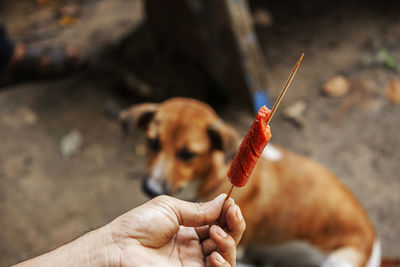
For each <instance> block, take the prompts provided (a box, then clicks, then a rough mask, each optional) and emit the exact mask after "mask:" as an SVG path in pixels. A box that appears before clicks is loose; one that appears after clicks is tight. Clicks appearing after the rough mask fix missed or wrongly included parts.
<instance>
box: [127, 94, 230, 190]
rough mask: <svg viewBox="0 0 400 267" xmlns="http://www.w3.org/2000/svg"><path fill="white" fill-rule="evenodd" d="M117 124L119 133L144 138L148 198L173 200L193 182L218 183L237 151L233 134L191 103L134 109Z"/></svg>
mask: <svg viewBox="0 0 400 267" xmlns="http://www.w3.org/2000/svg"><path fill="white" fill-rule="evenodd" d="M120 120H121V122H122V126H123V129H124V131H132V130H133V129H135V128H138V129H141V130H143V131H144V132H145V133H146V143H147V144H146V145H147V159H148V169H147V175H146V177H145V178H144V180H143V188H144V190H145V192H146V193H148V194H149V195H151V196H156V195H160V194H169V195H174V194H176V193H177V192H178V191H180V190H181V189H183V188H185V187H186V186H187V185H188V184H189V183H190V182H191V181H193V180H195V179H202V180H203V181H200V183H205V182H206V180H207V179H217V177H216V176H217V175H218V169H220V168H221V167H223V166H224V165H225V164H226V163H227V162H228V161H229V160H230V159H232V157H233V155H234V153H235V151H236V147H237V140H238V139H237V134H236V132H235V131H234V130H233V129H232V128H231V127H229V126H228V125H227V124H225V123H223V122H222V121H221V119H220V118H219V117H218V116H217V114H216V113H215V112H214V111H213V110H212V108H211V107H209V106H208V105H206V104H204V103H202V102H199V101H196V100H193V99H185V98H173V99H170V100H168V101H165V102H163V103H161V104H151V103H145V104H139V105H135V106H133V107H131V108H129V109H127V110H124V111H122V112H121V113H120ZM208 182H209V181H208Z"/></svg>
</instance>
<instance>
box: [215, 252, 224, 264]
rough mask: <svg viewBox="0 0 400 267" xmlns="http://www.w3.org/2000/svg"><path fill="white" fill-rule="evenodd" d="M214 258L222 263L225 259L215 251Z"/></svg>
mask: <svg viewBox="0 0 400 267" xmlns="http://www.w3.org/2000/svg"><path fill="white" fill-rule="evenodd" d="M215 260H216V261H217V262H218V263H224V262H225V259H224V258H223V257H222V256H221V255H220V254H219V253H216V254H215Z"/></svg>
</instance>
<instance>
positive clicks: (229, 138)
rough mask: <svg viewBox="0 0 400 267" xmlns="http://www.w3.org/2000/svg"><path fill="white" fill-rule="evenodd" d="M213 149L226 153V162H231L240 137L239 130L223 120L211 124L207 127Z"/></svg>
mask: <svg viewBox="0 0 400 267" xmlns="http://www.w3.org/2000/svg"><path fill="white" fill-rule="evenodd" d="M207 134H208V137H209V138H210V143H211V149H213V150H214V149H215V150H220V151H223V152H224V153H225V162H230V161H231V160H232V159H233V157H234V156H235V154H236V150H237V148H238V142H239V137H238V134H237V132H236V131H235V130H234V129H233V128H232V127H230V126H229V125H227V124H226V123H223V122H222V121H217V122H216V123H214V124H212V125H210V126H209V127H208V128H207Z"/></svg>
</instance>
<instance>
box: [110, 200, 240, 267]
mask: <svg viewBox="0 0 400 267" xmlns="http://www.w3.org/2000/svg"><path fill="white" fill-rule="evenodd" d="M225 197H226V195H225V194H222V195H220V196H218V197H217V198H215V199H214V200H212V201H210V202H206V203H190V202H185V201H182V200H178V199H175V198H172V197H167V196H160V197H157V198H155V199H153V200H151V201H149V202H147V203H146V204H144V205H142V206H140V207H138V208H136V209H134V210H132V211H130V212H128V213H126V214H124V215H122V216H121V217H119V218H117V219H116V220H115V221H113V222H112V223H111V224H110V229H111V233H112V239H113V240H114V243H115V244H116V246H117V247H118V248H119V250H120V264H121V266H236V245H237V243H238V242H239V240H240V238H241V236H242V234H243V232H244V229H245V227H246V226H245V221H244V219H243V216H242V214H241V211H240V208H239V207H238V206H237V205H236V204H234V201H233V200H232V199H228V200H227V201H225V202H224V200H225Z"/></svg>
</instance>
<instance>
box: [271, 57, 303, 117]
mask: <svg viewBox="0 0 400 267" xmlns="http://www.w3.org/2000/svg"><path fill="white" fill-rule="evenodd" d="M303 56H304V53H301V56H300V58H299V60H298V61H297V64H296V66H294V68H293V70H292V73H291V74H290V76H289V79H288V80H287V82H286V84H285V86H284V87H283V89H282V91H281V93H280V94H279V97H278V99H277V100H276V101H275V104H274V107H273V108H272V110H271V115H270V116H269V118H268V121H267V125H268V124H269V122H270V121H271V119H272V116H274V113H275V111H276V109H277V108H278V106H279V104H280V103H281V101H282V98H283V96H284V95H285V93H286V90H287V89H288V87H289V85H290V83H291V82H292V80H293V78H294V75H296V72H297V69H298V68H299V66H300V63H301V61H302V60H303Z"/></svg>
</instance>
